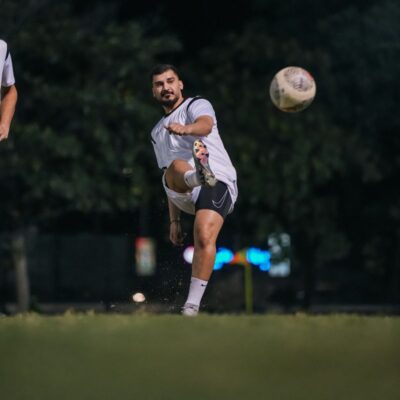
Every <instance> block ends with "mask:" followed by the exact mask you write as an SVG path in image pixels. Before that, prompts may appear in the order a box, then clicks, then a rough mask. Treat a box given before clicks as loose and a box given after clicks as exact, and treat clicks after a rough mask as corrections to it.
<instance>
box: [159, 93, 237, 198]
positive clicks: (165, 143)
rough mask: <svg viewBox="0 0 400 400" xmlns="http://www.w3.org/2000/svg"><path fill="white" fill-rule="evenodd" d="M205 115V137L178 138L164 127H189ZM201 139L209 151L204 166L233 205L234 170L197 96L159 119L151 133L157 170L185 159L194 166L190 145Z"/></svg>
mask: <svg viewBox="0 0 400 400" xmlns="http://www.w3.org/2000/svg"><path fill="white" fill-rule="evenodd" d="M205 115H207V116H209V117H211V118H212V120H213V121H214V123H213V127H212V130H211V133H210V134H209V135H207V136H178V135H173V134H170V133H169V132H168V130H167V129H166V128H165V126H167V125H169V124H171V123H178V124H181V125H189V124H192V123H194V122H195V120H196V119H197V118H199V117H200V116H205ZM199 138H200V139H201V140H202V141H203V143H204V144H205V145H206V146H207V149H208V151H209V159H208V163H209V165H210V168H211V170H212V171H213V173H214V175H215V176H216V178H217V179H218V180H219V181H221V182H224V183H226V185H227V186H228V189H229V193H230V195H231V198H232V203H233V204H234V203H235V201H236V199H237V195H238V190H237V185H236V180H237V177H236V170H235V168H234V167H233V165H232V162H231V160H230V158H229V155H228V153H227V151H226V150H225V147H224V144H223V143H222V140H221V137H220V135H219V132H218V127H217V119H216V116H215V112H214V109H213V107H212V105H211V103H210V102H209V101H208V100H206V99H203V98H201V97H194V98H187V99H185V100H184V101H183V102H182V103H181V104H180V105H179V106H178V107H177V108H175V109H174V110H173V111H171V112H170V113H169V114H166V115H164V117H163V118H161V120H160V121H159V122H158V123H157V125H156V126H155V127H154V128H153V130H152V131H151V141H152V143H153V147H154V152H155V154H156V158H157V163H158V167H159V168H161V169H164V168H168V167H169V165H170V164H171V163H172V161H174V160H176V159H180V160H185V161H187V162H188V163H189V164H190V165H192V166H193V167H194V160H193V154H192V148H193V143H194V141H195V140H196V139H199Z"/></svg>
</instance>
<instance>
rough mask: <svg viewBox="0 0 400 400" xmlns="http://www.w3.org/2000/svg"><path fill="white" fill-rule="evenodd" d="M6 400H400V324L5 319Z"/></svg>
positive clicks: (1, 376) (2, 377) (1, 333)
mask: <svg viewBox="0 0 400 400" xmlns="http://www.w3.org/2000/svg"><path fill="white" fill-rule="evenodd" d="M0 356H1V358H0V398H1V399H4V400H20V399H30V400H39V399H40V400H47V399H54V400H61V399H66V400H67V399H68V400H78V399H85V400H89V399H97V400H102V399H107V400H108V399H109V400H112V399H138V400H181V399H182V400H208V399H216V400H225V399H227V400H228V399H229V400H235V399H244V400H252V399H257V400H258V399H273V400H286V399H288V400H289V399H290V400H295V399H307V400H310V399H318V400H330V399H332V400H333V399H335V400H343V399H346V400H347V399H349V400H350V399H351V400H357V399H360V400H369V399H371V400H372V399H376V400H378V399H379V400H383V399H384V400H391V399H393V400H395V399H396V400H398V399H400V318H390V317H359V316H343V315H336V316H318V317H315V316H314V317H313V316H306V315H294V316H239V315H238V316H234V315H230V316H210V315H202V316H200V317H198V318H194V319H190V318H182V317H180V316H177V315H170V316H169V315H159V316H156V315H153V316H152V315H132V316H128V315H90V314H89V315H84V314H78V315H74V314H67V315H63V316H59V317H42V316H38V315H26V316H17V317H2V318H0Z"/></svg>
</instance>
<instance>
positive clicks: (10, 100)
mask: <svg viewBox="0 0 400 400" xmlns="http://www.w3.org/2000/svg"><path fill="white" fill-rule="evenodd" d="M1 98H2V100H1V103H0V141H1V140H5V139H7V138H8V134H9V132H10V126H11V121H12V119H13V116H14V112H15V106H16V104H17V99H18V93H17V88H16V87H15V85H11V86H9V87H2V88H1Z"/></svg>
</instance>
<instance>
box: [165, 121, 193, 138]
mask: <svg viewBox="0 0 400 400" xmlns="http://www.w3.org/2000/svg"><path fill="white" fill-rule="evenodd" d="M165 129H167V130H168V131H169V133H172V134H173V135H178V136H186V135H190V134H191V130H190V126H189V125H181V124H177V123H175V122H173V123H171V124H169V125H167V126H166V127H165Z"/></svg>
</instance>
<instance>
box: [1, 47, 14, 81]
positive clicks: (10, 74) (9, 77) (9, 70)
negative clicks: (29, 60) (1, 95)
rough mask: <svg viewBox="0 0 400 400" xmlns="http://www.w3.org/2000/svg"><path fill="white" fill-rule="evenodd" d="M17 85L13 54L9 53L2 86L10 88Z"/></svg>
mask: <svg viewBox="0 0 400 400" xmlns="http://www.w3.org/2000/svg"><path fill="white" fill-rule="evenodd" d="M14 84H15V78H14V70H13V65H12V60H11V54H10V53H8V55H7V58H6V61H5V62H4V67H3V74H2V76H1V86H4V87H9V86H12V85H14Z"/></svg>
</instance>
